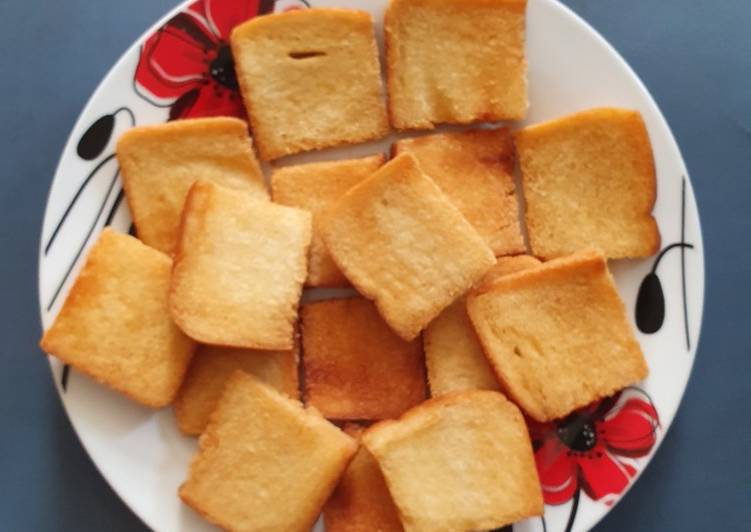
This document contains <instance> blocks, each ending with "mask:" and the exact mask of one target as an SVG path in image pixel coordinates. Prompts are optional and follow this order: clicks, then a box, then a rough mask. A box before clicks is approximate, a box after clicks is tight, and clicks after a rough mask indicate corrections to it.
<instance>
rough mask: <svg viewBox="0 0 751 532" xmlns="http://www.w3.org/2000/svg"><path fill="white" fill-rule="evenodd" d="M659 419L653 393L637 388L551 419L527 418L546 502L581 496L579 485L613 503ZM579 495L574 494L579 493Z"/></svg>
mask: <svg viewBox="0 0 751 532" xmlns="http://www.w3.org/2000/svg"><path fill="white" fill-rule="evenodd" d="M659 426H660V420H659V417H658V415H657V410H655V407H654V405H653V404H652V402H651V400H650V399H649V397H648V396H647V395H646V394H645V393H644V392H642V391H641V390H638V389H636V388H628V389H627V390H625V391H623V392H621V393H619V394H617V395H615V396H613V397H610V398H608V399H604V400H602V401H600V402H599V403H595V404H594V405H591V406H589V407H587V408H583V409H581V410H579V411H577V412H574V413H573V414H571V415H570V416H568V417H567V418H566V419H564V420H562V421H558V422H553V423H545V424H540V423H535V422H529V429H530V435H531V436H532V441H533V444H534V449H535V460H536V462H537V470H538V472H539V475H540V482H541V483H542V488H543V495H544V498H545V503H546V504H551V505H557V504H563V503H565V502H567V501H569V500H570V499H572V498H575V503H576V502H578V490H579V489H581V490H583V491H584V493H586V494H587V495H588V496H589V497H590V498H591V499H593V500H600V499H602V498H603V497H606V496H611V497H608V498H607V499H606V501H605V502H606V503H607V504H612V502H613V500H614V497H613V496H616V495H619V494H621V493H622V492H623V490H624V489H625V488H626V486H628V484H629V482H630V481H631V479H632V478H633V477H634V476H635V475H636V472H637V469H636V467H635V466H634V463H633V462H632V460H631V459H633V458H640V457H643V456H646V455H648V454H649V452H650V451H651V450H652V447H654V444H655V441H656V437H657V428H658V427H659ZM575 496H576V497H575Z"/></svg>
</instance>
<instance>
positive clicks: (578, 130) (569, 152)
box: [516, 108, 660, 259]
mask: <svg viewBox="0 0 751 532" xmlns="http://www.w3.org/2000/svg"><path fill="white" fill-rule="evenodd" d="M516 148H517V151H518V153H519V161H520V163H521V173H522V188H523V190H524V199H525V201H526V205H527V209H526V220H527V230H528V232H529V242H530V245H531V247H532V253H533V254H534V255H536V256H538V257H541V258H545V259H549V258H553V257H560V256H565V255H568V254H570V253H574V252H576V251H580V250H582V249H586V248H592V247H596V248H598V249H602V250H603V251H604V252H605V255H606V256H607V257H608V258H611V259H618V258H627V257H648V256H650V255H654V254H655V253H656V252H657V251H658V250H659V249H660V232H659V229H658V227H657V222H655V219H654V217H653V216H652V209H653V207H654V205H655V200H656V198H657V181H656V175H655V164H654V157H653V155H652V145H651V144H650V141H649V134H648V133H647V128H646V127H645V125H644V120H643V119H642V117H641V114H640V113H639V112H637V111H631V110H627V109H614V108H604V109H590V110H588V111H583V112H580V113H576V114H574V115H570V116H566V117H563V118H559V119H557V120H552V121H550V122H546V123H544V124H538V125H534V126H530V127H527V128H525V129H522V130H521V131H519V132H517V133H516Z"/></svg>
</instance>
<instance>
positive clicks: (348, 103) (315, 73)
mask: <svg viewBox="0 0 751 532" xmlns="http://www.w3.org/2000/svg"><path fill="white" fill-rule="evenodd" d="M231 43H232V53H233V55H234V58H235V69H236V71H237V80H238V82H239V84H240V91H241V92H242V95H243V99H244V100H245V106H246V107H247V109H248V114H249V116H250V122H251V124H252V126H253V134H254V135H255V139H256V142H257V144H258V151H259V153H260V154H261V157H262V158H263V159H267V160H270V159H277V158H279V157H282V156H284V155H290V154H293V153H297V152H301V151H309V150H316V149H321V148H327V147H331V146H338V145H341V144H352V143H357V142H364V141H367V140H372V139H377V138H380V137H383V136H385V135H386V134H388V131H389V126H388V117H387V115H386V106H385V104H384V95H383V86H382V82H381V67H380V65H379V61H378V47H377V46H376V40H375V30H374V27H373V19H372V17H371V16H370V15H369V14H368V13H365V12H362V11H353V10H349V9H301V10H294V11H288V12H285V13H277V14H274V15H266V16H263V17H256V18H254V19H251V20H249V21H248V22H246V23H244V24H241V25H240V26H238V27H236V28H235V29H234V31H233V32H232V36H231Z"/></svg>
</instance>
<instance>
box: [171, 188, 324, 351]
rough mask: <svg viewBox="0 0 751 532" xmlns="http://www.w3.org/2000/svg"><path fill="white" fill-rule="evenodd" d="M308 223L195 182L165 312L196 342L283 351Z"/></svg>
mask: <svg viewBox="0 0 751 532" xmlns="http://www.w3.org/2000/svg"><path fill="white" fill-rule="evenodd" d="M311 231H312V229H311V215H310V213H308V212H306V211H302V210H299V209H293V208H291V207H284V206H281V205H275V204H273V203H271V202H267V201H258V200H255V199H254V198H253V197H252V196H250V195H248V194H243V193H242V192H240V191H237V190H232V189H228V188H224V187H220V186H218V185H215V184H213V183H211V182H208V181H198V182H197V183H196V184H195V185H193V187H192V188H191V191H190V193H189V194H188V199H187V200H186V202H185V210H184V212H183V217H182V225H181V232H180V238H179V241H178V248H177V252H176V255H175V264H174V268H173V272H172V282H171V289H170V311H171V314H172V317H173V319H174V320H175V323H177V325H178V326H179V327H180V328H181V329H182V330H183V331H185V333H186V334H187V335H188V336H190V337H191V338H194V339H195V340H197V341H199V342H201V343H206V344H212V345H223V346H227V347H244V348H249V349H270V350H289V349H292V347H293V336H294V334H293V333H294V324H295V321H296V320H297V306H298V303H299V300H300V295H301V293H302V284H303V282H304V280H305V276H306V274H307V253H308V247H309V245H310V239H311Z"/></svg>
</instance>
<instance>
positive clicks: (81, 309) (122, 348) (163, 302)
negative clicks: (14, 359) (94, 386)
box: [40, 228, 195, 408]
mask: <svg viewBox="0 0 751 532" xmlns="http://www.w3.org/2000/svg"><path fill="white" fill-rule="evenodd" d="M171 267H172V261H171V260H170V258H169V257H168V256H167V255H165V254H164V253H161V252H160V251H157V250H155V249H152V248H150V247H147V246H145V245H144V244H142V243H141V242H139V241H138V240H136V239H135V238H133V237H131V236H128V235H123V234H119V233H116V232H114V231H112V230H111V229H108V228H105V229H104V231H102V234H101V235H100V236H99V240H97V243H96V244H95V245H94V247H93V248H92V249H91V252H90V253H89V256H88V258H87V259H86V264H85V265H84V267H83V270H81V273H80V275H79V276H78V279H76V282H75V284H74V285H73V288H72V289H71V291H70V293H69V294H68V297H67V299H66V300H65V303H64V305H63V308H62V310H61V311H60V313H59V314H58V315H57V318H56V319H55V322H54V323H53V324H52V327H50V328H49V329H48V330H47V331H46V332H45V334H44V337H43V338H42V341H41V343H40V345H41V347H42V349H43V350H44V351H46V352H48V353H51V354H54V355H55V356H56V357H58V358H59V359H60V360H62V361H63V362H65V363H66V364H70V365H71V366H73V367H74V368H76V369H78V370H80V371H81V372H83V373H85V374H87V375H89V376H91V377H93V378H94V379H96V380H97V381H99V382H102V383H104V384H106V385H107V386H109V387H111V388H113V389H115V390H117V391H119V392H122V393H124V394H125V395H127V396H128V397H130V398H131V399H134V400H135V401H138V402H139V403H141V404H143V405H146V406H149V407H152V408H159V407H162V406H165V405H167V404H169V403H171V402H172V399H173V398H174V397H175V394H177V391H178V389H179V387H180V383H182V380H183V377H184V376H185V372H186V370H187V369H188V364H190V359H191V357H192V356H193V351H194V349H195V344H194V342H193V341H192V340H191V339H190V338H188V337H187V336H185V335H184V334H183V333H182V331H180V329H178V328H177V326H175V324H174V323H172V320H171V319H170V316H169V311H168V307H167V293H168V290H169V279H170V269H171Z"/></svg>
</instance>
